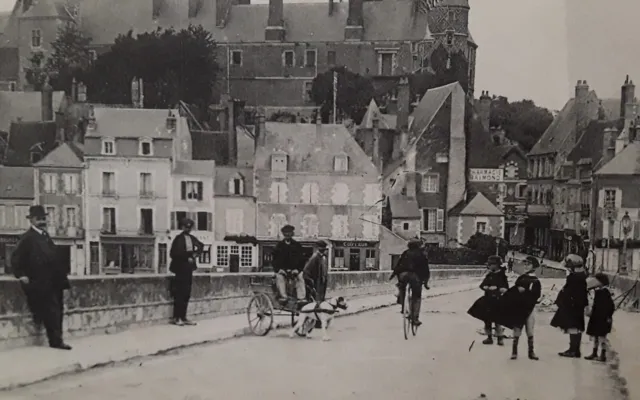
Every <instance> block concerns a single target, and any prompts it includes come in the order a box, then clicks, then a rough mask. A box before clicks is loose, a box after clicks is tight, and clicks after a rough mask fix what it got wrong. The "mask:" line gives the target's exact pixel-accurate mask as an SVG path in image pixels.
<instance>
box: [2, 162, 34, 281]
mask: <svg viewBox="0 0 640 400" xmlns="http://www.w3.org/2000/svg"><path fill="white" fill-rule="evenodd" d="M33 200H34V195H33V168H32V167H5V166H2V165H0V271H3V272H4V273H5V274H11V254H13V250H14V249H15V247H16V245H17V244H18V240H19V239H20V235H22V234H23V233H24V232H25V231H26V230H27V229H28V228H29V220H28V219H27V215H29V207H30V206H32V205H33Z"/></svg>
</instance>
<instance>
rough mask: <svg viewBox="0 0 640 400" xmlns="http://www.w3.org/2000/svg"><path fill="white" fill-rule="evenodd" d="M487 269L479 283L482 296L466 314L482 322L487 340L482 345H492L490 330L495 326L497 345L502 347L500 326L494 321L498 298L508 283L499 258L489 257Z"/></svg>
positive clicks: (502, 337) (507, 286)
mask: <svg viewBox="0 0 640 400" xmlns="http://www.w3.org/2000/svg"><path fill="white" fill-rule="evenodd" d="M487 268H489V273H487V275H485V277H484V280H483V281H482V283H480V289H482V290H483V291H484V296H482V297H480V298H479V299H478V300H476V302H475V303H473V305H472V306H471V308H469V311H467V313H468V314H469V315H471V316H472V317H474V318H477V319H479V320H481V321H483V322H484V330H485V334H486V335H487V338H486V339H485V340H484V341H483V342H482V343H483V344H493V332H492V331H493V329H492V328H493V325H494V324H495V327H496V337H497V338H498V345H499V346H503V345H504V336H503V331H502V326H501V325H500V324H498V323H496V322H495V321H496V314H497V312H498V302H499V299H500V296H502V294H503V293H505V292H506V291H507V289H509V281H508V280H507V275H506V273H505V270H506V268H503V267H502V258H501V257H500V256H490V257H489V259H488V260H487Z"/></svg>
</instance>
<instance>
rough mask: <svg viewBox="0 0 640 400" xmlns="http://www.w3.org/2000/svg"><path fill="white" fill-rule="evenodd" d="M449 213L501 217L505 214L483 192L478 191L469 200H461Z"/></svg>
mask: <svg viewBox="0 0 640 400" xmlns="http://www.w3.org/2000/svg"><path fill="white" fill-rule="evenodd" d="M449 215H479V216H488V217H490V216H495V217H501V216H503V215H504V214H503V213H502V211H500V210H499V209H498V207H496V206H495V205H493V203H491V202H490V201H489V199H487V198H486V197H485V196H484V195H483V194H482V193H480V192H478V193H476V195H475V196H474V197H473V199H471V201H469V202H464V201H462V202H460V203H458V204H457V205H456V206H454V207H453V208H452V209H451V210H450V211H449Z"/></svg>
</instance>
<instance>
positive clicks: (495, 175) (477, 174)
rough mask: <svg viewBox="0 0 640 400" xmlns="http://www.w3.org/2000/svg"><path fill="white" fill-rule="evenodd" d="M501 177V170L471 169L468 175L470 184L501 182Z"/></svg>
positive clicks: (502, 173)
mask: <svg viewBox="0 0 640 400" xmlns="http://www.w3.org/2000/svg"><path fill="white" fill-rule="evenodd" d="M503 177H504V171H503V170H502V169H501V168H472V169H471V171H470V173H469V180H471V181H472V182H502V181H503Z"/></svg>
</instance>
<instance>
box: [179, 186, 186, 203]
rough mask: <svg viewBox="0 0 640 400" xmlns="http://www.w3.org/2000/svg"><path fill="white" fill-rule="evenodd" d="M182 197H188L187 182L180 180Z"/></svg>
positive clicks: (184, 198) (183, 198)
mask: <svg viewBox="0 0 640 400" xmlns="http://www.w3.org/2000/svg"><path fill="white" fill-rule="evenodd" d="M180 198H181V199H182V200H186V199H187V182H180Z"/></svg>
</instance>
